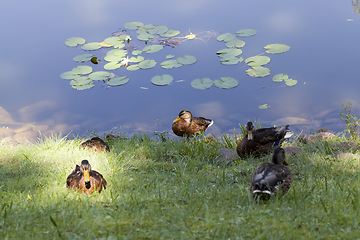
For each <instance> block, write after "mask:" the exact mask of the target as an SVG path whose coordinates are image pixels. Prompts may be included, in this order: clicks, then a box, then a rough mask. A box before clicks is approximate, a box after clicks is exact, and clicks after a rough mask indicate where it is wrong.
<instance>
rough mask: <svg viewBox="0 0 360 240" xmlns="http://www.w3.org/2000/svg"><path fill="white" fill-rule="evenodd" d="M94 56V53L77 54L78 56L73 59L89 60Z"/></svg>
mask: <svg viewBox="0 0 360 240" xmlns="http://www.w3.org/2000/svg"><path fill="white" fill-rule="evenodd" d="M93 56H94V54H91V53H86V54H81V55H77V56H76V57H74V58H73V60H74V61H75V62H88V61H90V60H91V58H92V57H93Z"/></svg>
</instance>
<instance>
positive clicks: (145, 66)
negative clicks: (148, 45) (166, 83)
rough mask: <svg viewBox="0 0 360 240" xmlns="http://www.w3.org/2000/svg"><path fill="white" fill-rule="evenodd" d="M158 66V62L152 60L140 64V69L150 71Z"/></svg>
mask: <svg viewBox="0 0 360 240" xmlns="http://www.w3.org/2000/svg"><path fill="white" fill-rule="evenodd" d="M155 65H156V61H155V60H152V59H148V60H144V61H142V62H141V63H139V68H141V69H149V68H153V67H155Z"/></svg>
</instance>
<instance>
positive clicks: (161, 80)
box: [151, 74, 174, 86]
mask: <svg viewBox="0 0 360 240" xmlns="http://www.w3.org/2000/svg"><path fill="white" fill-rule="evenodd" d="M173 80H174V78H173V77H172V76H171V75H169V74H163V75H162V76H160V75H156V76H154V77H152V78H151V82H152V83H153V84H155V85H157V86H166V85H170V84H171V83H172V81H173Z"/></svg>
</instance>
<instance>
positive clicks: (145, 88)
mask: <svg viewBox="0 0 360 240" xmlns="http://www.w3.org/2000/svg"><path fill="white" fill-rule="evenodd" d="M140 88H141V89H144V90H147V89H148V88H147V87H140Z"/></svg>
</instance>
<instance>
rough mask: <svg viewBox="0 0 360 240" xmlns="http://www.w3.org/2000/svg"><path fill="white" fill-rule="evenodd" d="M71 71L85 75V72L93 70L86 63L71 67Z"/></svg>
mask: <svg viewBox="0 0 360 240" xmlns="http://www.w3.org/2000/svg"><path fill="white" fill-rule="evenodd" d="M72 71H73V72H74V73H77V74H79V75H85V74H89V73H91V72H92V71H93V69H92V67H89V66H87V65H80V66H77V67H76V68H73V69H72Z"/></svg>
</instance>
